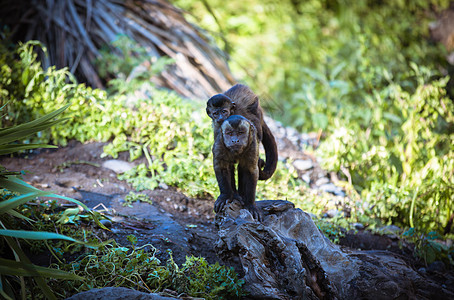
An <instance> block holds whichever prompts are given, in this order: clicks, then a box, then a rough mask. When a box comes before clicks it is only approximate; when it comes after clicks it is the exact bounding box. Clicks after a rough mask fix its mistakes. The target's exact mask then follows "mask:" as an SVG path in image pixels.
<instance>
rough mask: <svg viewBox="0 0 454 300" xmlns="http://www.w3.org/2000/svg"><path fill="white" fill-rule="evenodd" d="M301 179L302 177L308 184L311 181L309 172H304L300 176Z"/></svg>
mask: <svg viewBox="0 0 454 300" xmlns="http://www.w3.org/2000/svg"><path fill="white" fill-rule="evenodd" d="M301 179H303V181H304V182H305V183H307V184H310V183H311V175H310V173H304V174H303V175H302V176H301Z"/></svg>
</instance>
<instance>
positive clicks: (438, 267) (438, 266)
mask: <svg viewBox="0 0 454 300" xmlns="http://www.w3.org/2000/svg"><path fill="white" fill-rule="evenodd" d="M445 270H446V266H445V264H444V263H443V262H442V261H439V260H437V261H434V262H433V263H431V264H430V265H429V266H427V272H440V273H443V272H444V271H445Z"/></svg>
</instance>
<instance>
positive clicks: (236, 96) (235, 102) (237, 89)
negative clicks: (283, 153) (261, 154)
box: [206, 84, 278, 180]
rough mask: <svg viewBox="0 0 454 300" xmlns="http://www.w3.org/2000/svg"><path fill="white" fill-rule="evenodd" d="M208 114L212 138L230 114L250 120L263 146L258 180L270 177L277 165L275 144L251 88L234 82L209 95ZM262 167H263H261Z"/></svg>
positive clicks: (259, 161) (257, 99)
mask: <svg viewBox="0 0 454 300" xmlns="http://www.w3.org/2000/svg"><path fill="white" fill-rule="evenodd" d="M206 111H207V114H208V116H210V118H211V119H212V120H213V129H214V138H215V140H216V136H217V135H218V131H219V129H220V127H221V124H222V122H224V120H225V119H227V118H228V117H229V116H231V115H240V116H243V117H245V118H246V119H248V120H250V121H251V122H252V124H253V125H254V126H255V128H256V130H257V137H258V140H259V142H262V144H263V148H265V157H266V158H265V159H266V163H265V162H264V161H263V160H262V159H260V158H259V160H258V166H259V178H258V179H259V180H266V179H268V178H270V177H271V176H272V175H273V173H274V171H275V170H276V165H277V158H278V156H277V146H276V141H275V140H274V136H273V134H272V133H271V130H270V129H269V128H268V125H266V123H265V121H264V120H263V109H262V107H261V106H260V103H259V98H258V97H257V95H255V94H254V92H252V90H251V89H250V88H249V87H247V86H245V85H242V84H236V85H234V86H233V87H231V88H230V89H229V90H227V91H226V92H224V93H223V94H217V95H214V96H213V97H211V98H210V99H209V100H208V102H207V108H206ZM262 168H263V169H262Z"/></svg>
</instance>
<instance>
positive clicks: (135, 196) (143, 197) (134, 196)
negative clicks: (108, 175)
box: [123, 192, 153, 207]
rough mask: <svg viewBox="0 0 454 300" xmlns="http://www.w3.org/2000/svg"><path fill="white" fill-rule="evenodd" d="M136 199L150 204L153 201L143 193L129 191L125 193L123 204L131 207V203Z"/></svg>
mask: <svg viewBox="0 0 454 300" xmlns="http://www.w3.org/2000/svg"><path fill="white" fill-rule="evenodd" d="M137 201H141V202H147V203H150V204H152V203H153V201H152V200H151V199H150V198H149V197H148V196H147V195H145V194H141V193H134V192H129V194H127V195H126V196H125V202H124V203H123V206H130V207H131V206H132V203H134V202H137Z"/></svg>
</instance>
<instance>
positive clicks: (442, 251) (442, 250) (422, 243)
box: [403, 227, 454, 266]
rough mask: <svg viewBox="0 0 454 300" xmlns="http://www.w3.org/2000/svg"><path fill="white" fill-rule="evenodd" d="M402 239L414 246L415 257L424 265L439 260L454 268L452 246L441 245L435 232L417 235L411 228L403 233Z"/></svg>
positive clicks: (453, 249) (453, 250)
mask: <svg viewBox="0 0 454 300" xmlns="http://www.w3.org/2000/svg"><path fill="white" fill-rule="evenodd" d="M403 237H404V238H406V239H407V240H409V241H412V242H413V243H414V244H415V255H416V256H418V257H419V258H421V259H422V260H423V261H424V262H425V263H426V264H430V263H432V262H434V261H436V260H440V261H443V262H444V263H445V264H447V265H449V264H450V265H453V266H454V246H453V245H451V246H448V245H447V244H446V243H443V242H442V241H441V240H440V238H441V237H440V235H438V234H437V233H436V232H434V231H431V232H429V233H428V234H424V233H418V232H417V231H416V230H415V228H413V227H411V228H410V229H408V230H407V231H406V232H404V233H403Z"/></svg>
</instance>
